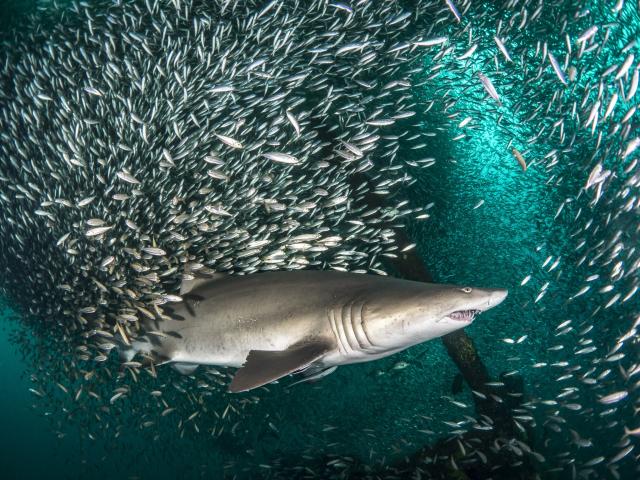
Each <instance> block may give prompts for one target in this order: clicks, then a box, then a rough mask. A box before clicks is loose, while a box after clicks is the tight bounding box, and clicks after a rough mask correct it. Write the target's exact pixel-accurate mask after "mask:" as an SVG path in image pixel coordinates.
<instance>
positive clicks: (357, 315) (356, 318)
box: [351, 300, 373, 352]
mask: <svg viewBox="0 0 640 480" xmlns="http://www.w3.org/2000/svg"><path fill="white" fill-rule="evenodd" d="M363 308H364V301H362V300H358V301H354V302H352V303H351V328H352V329H353V334H354V335H355V337H356V340H357V342H358V348H359V349H360V350H361V351H363V352H370V351H371V347H373V345H371V343H370V342H368V339H367V336H366V335H365V334H364V332H363V331H362V309H363ZM367 343H369V344H368V345H367Z"/></svg>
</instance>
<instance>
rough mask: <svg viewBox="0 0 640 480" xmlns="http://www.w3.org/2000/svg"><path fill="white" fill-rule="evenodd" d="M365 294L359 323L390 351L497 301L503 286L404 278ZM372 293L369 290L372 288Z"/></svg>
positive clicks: (450, 327)
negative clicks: (402, 281)
mask: <svg viewBox="0 0 640 480" xmlns="http://www.w3.org/2000/svg"><path fill="white" fill-rule="evenodd" d="M407 283H410V284H411V285H410V288H407V286H408V285H407V284H404V285H403V288H389V289H386V288H385V289H381V290H378V291H377V292H375V294H371V293H370V294H368V295H367V297H369V298H367V300H366V301H365V305H364V307H363V310H362V326H363V329H364V331H365V332H366V335H367V338H368V339H369V341H370V343H371V344H372V345H374V346H375V349H376V350H378V351H380V350H382V351H394V350H398V349H401V348H406V347H409V346H411V345H416V344H418V343H421V342H424V341H426V340H430V339H432V338H436V337H440V336H442V335H446V334H447V333H451V332H453V331H455V330H458V329H460V328H463V327H466V326H467V325H469V324H471V322H473V320H474V318H475V316H476V315H477V314H479V313H481V312H484V311H486V310H488V309H490V308H493V307H495V306H496V305H498V304H500V303H501V302H502V301H503V300H504V299H505V298H506V296H507V290H503V289H486V288H475V287H465V286H456V285H439V284H429V283H418V282H407ZM372 293H373V292H372Z"/></svg>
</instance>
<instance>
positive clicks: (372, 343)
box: [121, 270, 508, 393]
mask: <svg viewBox="0 0 640 480" xmlns="http://www.w3.org/2000/svg"><path fill="white" fill-rule="evenodd" d="M507 293H508V292H507V290H505V289H500V288H495V289H489V288H475V287H468V286H458V285H449V284H436V283H424V282H416V281H411V280H403V279H399V278H394V277H390V276H385V275H373V274H363V273H350V272H339V271H326V270H325V271H321V270H320V271H312V270H294V271H271V272H262V273H254V274H249V275H225V274H216V275H215V276H213V277H210V278H201V277H196V276H194V275H192V274H188V275H186V276H185V277H184V278H183V281H182V284H181V287H180V295H179V297H178V298H179V301H176V302H172V303H167V304H165V305H163V311H164V315H163V316H162V318H161V319H157V320H155V321H150V322H148V323H147V324H145V325H144V329H143V331H144V333H143V334H142V335H140V336H139V337H138V338H137V339H136V340H135V341H132V342H131V343H130V345H128V346H126V347H124V348H122V349H121V356H122V357H123V359H125V360H130V359H132V358H133V357H134V356H135V355H136V354H138V353H142V354H143V355H146V356H147V357H148V358H153V359H154V362H155V363H156V364H158V365H160V364H165V363H167V364H173V366H174V367H175V368H176V369H177V370H178V371H180V372H181V373H184V374H191V373H193V371H195V369H196V368H197V367H198V366H199V365H215V366H223V367H236V368H238V370H237V371H236V372H235V375H234V377H233V379H232V381H231V383H230V385H229V391H230V392H234V393H235V392H243V391H247V390H251V389H254V388H257V387H260V386H263V385H266V384H268V383H271V382H274V381H276V380H279V379H281V378H283V377H285V376H287V375H290V374H294V373H302V374H303V378H304V380H303V381H306V380H313V379H318V378H321V377H323V376H325V375H328V374H329V373H331V372H333V371H334V370H335V369H336V368H337V367H338V366H341V365H347V364H353V363H360V362H368V361H372V360H377V359H380V358H384V357H387V356H389V355H393V354H395V353H397V352H400V351H402V350H405V349H406V348H409V347H411V346H413V345H417V344H419V343H422V342H425V341H427V340H431V339H434V338H438V337H441V336H443V335H446V334H448V333H451V332H453V331H455V330H458V329H461V328H464V327H466V326H468V325H470V324H471V323H472V322H473V320H474V318H475V317H476V315H477V314H479V313H482V312H484V311H486V310H488V309H490V308H493V307H495V306H497V305H499V304H500V303H501V302H502V301H503V300H504V299H505V298H506V297H507ZM296 383H297V382H296Z"/></svg>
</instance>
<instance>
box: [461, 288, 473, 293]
mask: <svg viewBox="0 0 640 480" xmlns="http://www.w3.org/2000/svg"><path fill="white" fill-rule="evenodd" d="M462 291H463V292H464V293H471V287H464V288H463V289H462Z"/></svg>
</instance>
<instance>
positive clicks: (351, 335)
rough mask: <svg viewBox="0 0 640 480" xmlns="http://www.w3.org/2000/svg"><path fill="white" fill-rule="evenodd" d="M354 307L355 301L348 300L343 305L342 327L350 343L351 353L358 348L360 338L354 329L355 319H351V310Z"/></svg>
mask: <svg viewBox="0 0 640 480" xmlns="http://www.w3.org/2000/svg"><path fill="white" fill-rule="evenodd" d="M352 308H353V302H347V303H345V304H344V305H343V306H342V329H343V330H344V336H345V338H346V340H347V344H348V345H349V350H350V351H351V352H350V353H353V352H356V351H357V350H358V346H359V345H358V339H357V337H356V334H355V332H354V331H353V324H352V322H353V320H352V319H351V310H352Z"/></svg>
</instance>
